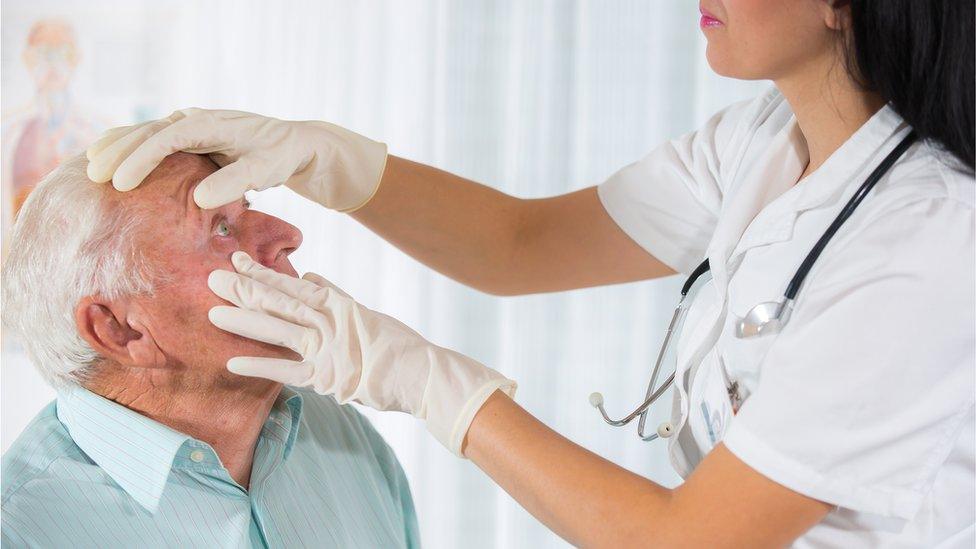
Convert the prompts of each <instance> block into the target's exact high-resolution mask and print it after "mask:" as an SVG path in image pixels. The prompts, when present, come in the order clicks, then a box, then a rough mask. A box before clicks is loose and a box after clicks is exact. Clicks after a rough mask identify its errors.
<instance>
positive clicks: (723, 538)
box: [462, 392, 831, 548]
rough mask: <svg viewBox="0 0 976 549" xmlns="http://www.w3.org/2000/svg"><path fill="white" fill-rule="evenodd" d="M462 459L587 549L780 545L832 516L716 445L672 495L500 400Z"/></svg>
mask: <svg viewBox="0 0 976 549" xmlns="http://www.w3.org/2000/svg"><path fill="white" fill-rule="evenodd" d="M462 451H463V453H464V455H465V456H467V457H468V458H469V459H470V460H471V461H473V462H474V463H475V464H477V465H478V467H480V468H481V469H482V470H483V471H485V473H487V474H488V476H490V477H491V478H492V479H493V480H494V481H495V482H496V483H498V485H499V486H501V487H502V488H503V489H504V490H505V491H506V492H508V493H509V494H510V495H511V496H512V497H513V498H515V500H516V501H518V502H519V503H520V504H522V506H523V507H525V509H526V510H528V511H529V512H530V513H532V515H533V516H535V517H536V518H538V519H539V520H540V521H541V522H543V523H544V524H545V525H546V526H548V527H549V528H551V529H552V530H553V531H554V532H556V533H557V534H559V535H560V536H562V537H563V538H565V539H566V540H567V541H569V542H570V543H572V544H574V545H577V546H583V547H614V548H617V547H716V548H723V547H729V548H734V547H783V546H785V545H789V544H790V543H791V542H792V541H793V540H795V539H796V538H797V537H798V536H800V535H801V534H803V532H805V531H806V530H808V529H809V528H810V527H811V526H813V525H814V524H816V523H817V522H819V521H820V520H822V519H823V518H824V516H826V514H827V513H828V512H829V511H830V509H831V506H830V505H829V504H826V503H823V502H821V501H817V500H815V499H813V498H810V497H808V496H805V495H802V494H800V493H797V492H794V491H792V490H790V489H789V488H786V487H785V486H782V485H780V484H778V483H776V482H774V481H772V480H770V479H769V478H767V477H765V476H764V475H762V474H760V473H758V472H757V471H755V470H754V469H752V468H751V467H749V466H748V465H747V464H745V463H744V462H742V461H741V460H740V459H739V458H738V457H736V456H735V455H734V454H732V453H731V452H730V451H729V450H728V448H726V447H725V446H724V445H722V444H719V445H718V446H716V447H715V448H714V449H712V451H711V452H709V454H708V455H707V456H706V457H705V459H704V460H702V462H701V463H700V464H699V465H698V467H697V469H695V472H694V474H692V475H691V476H690V477H688V478H687V480H686V481H685V482H684V483H683V484H682V485H681V486H679V487H677V488H674V489H668V488H665V487H663V486H660V485H658V484H655V483H654V482H651V481H650V480H648V479H646V478H644V477H642V476H640V475H636V474H634V473H631V472H630V471H627V470H626V469H624V468H622V467H620V466H618V465H615V464H613V463H611V462H609V461H607V460H605V459H603V458H601V457H599V456H597V455H596V454H593V453H592V452H590V451H588V450H586V449H584V448H582V447H580V446H578V445H576V444H574V443H573V442H572V441H570V440H568V439H566V438H564V437H562V436H561V435H559V434H558V433H556V432H555V431H553V430H552V429H549V428H548V427H546V426H545V425H543V424H542V423H541V422H539V421H538V420H537V419H535V418H534V417H532V415H531V414H529V413H528V412H526V411H525V410H523V409H522V408H521V407H520V406H519V405H518V404H516V403H515V402H514V401H513V400H512V399H511V398H509V397H508V396H507V395H505V394H503V393H501V392H496V393H495V394H493V395H492V396H491V397H490V398H489V399H488V401H487V402H485V404H484V406H482V408H481V410H479V411H478V414H477V415H476V416H475V418H474V421H472V423H471V427H470V429H469V430H468V435H467V438H466V439H465V446H464V447H463V449H462Z"/></svg>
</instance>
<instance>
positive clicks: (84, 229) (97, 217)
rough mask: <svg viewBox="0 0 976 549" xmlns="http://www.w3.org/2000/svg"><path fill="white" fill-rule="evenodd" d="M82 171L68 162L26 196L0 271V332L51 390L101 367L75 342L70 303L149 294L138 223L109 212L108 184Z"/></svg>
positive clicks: (81, 161) (132, 212)
mask: <svg viewBox="0 0 976 549" xmlns="http://www.w3.org/2000/svg"><path fill="white" fill-rule="evenodd" d="M87 167H88V160H87V159H86V158H85V155H84V154H80V155H78V156H74V157H72V158H70V159H68V160H66V161H65V162H63V163H62V164H61V165H60V166H58V167H57V168H55V169H54V170H53V171H52V172H51V173H50V174H48V175H47V177H45V178H44V179H43V180H42V181H41V182H40V183H39V184H38V185H37V187H36V188H35V189H34V190H33V191H32V192H31V193H30V195H29V196H28V198H27V201H26V202H25V203H24V205H23V208H21V210H20V213H19V214H18V215H17V221H16V222H15V223H14V226H13V230H12V231H11V235H10V240H9V243H8V250H9V254H8V256H7V259H6V262H5V263H4V266H3V280H2V287H3V290H2V297H3V314H2V316H3V327H4V329H5V331H8V333H9V332H13V334H14V335H16V336H17V338H18V339H19V340H20V341H21V343H23V345H24V347H25V348H26V350H27V354H28V355H29V356H30V358H31V361H32V362H33V363H34V366H35V367H36V368H37V369H38V371H39V372H40V373H41V375H42V376H43V377H44V379H45V380H46V381H47V382H48V383H50V384H51V385H53V386H54V387H56V388H57V387H63V386H65V385H70V384H75V383H78V382H80V381H82V380H84V378H85V376H86V375H87V374H88V373H90V369H91V367H92V366H93V365H95V364H96V363H97V362H98V361H99V360H100V359H101V357H100V356H99V355H98V353H96V352H95V351H94V349H92V348H91V346H89V345H88V344H87V343H86V342H85V340H84V339H82V338H81V337H80V336H79V335H78V330H77V327H76V325H75V308H76V306H77V305H78V303H79V302H80V301H81V300H82V299H83V298H84V297H86V296H102V297H104V298H105V299H108V300H112V299H117V298H119V297H121V296H124V295H133V294H138V293H150V292H151V291H152V282H153V278H152V276H151V271H150V269H149V264H148V263H147V262H146V261H145V259H144V258H143V256H142V254H141V253H140V252H139V250H138V249H137V246H136V244H135V241H134V236H135V231H136V229H137V225H138V224H139V222H140V220H141V219H142V218H143V217H142V215H141V214H140V213H139V211H138V210H137V209H134V208H129V207H125V208H121V207H111V204H110V202H109V201H108V200H106V197H107V196H108V193H110V192H113V190H112V186H111V184H96V183H93V182H92V181H91V180H89V179H88V176H87V174H86V172H85V170H86V169H87Z"/></svg>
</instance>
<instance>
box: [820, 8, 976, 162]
mask: <svg viewBox="0 0 976 549" xmlns="http://www.w3.org/2000/svg"><path fill="white" fill-rule="evenodd" d="M843 4H849V5H850V7H851V27H852V28H851V33H850V34H849V35H848V41H847V57H846V61H847V69H848V70H849V71H850V73H851V74H852V75H853V76H854V78H855V80H856V81H857V82H858V83H859V84H860V85H861V86H863V87H864V88H865V89H868V90H871V91H874V92H876V93H878V94H879V95H880V96H881V97H882V98H884V99H885V100H886V101H887V102H888V103H890V104H891V106H892V108H893V109H894V110H895V111H896V112H897V113H898V114H899V115H901V117H902V118H904V119H905V121H906V122H907V123H908V124H909V125H911V126H912V127H913V128H915V131H916V132H918V135H919V138H920V139H924V140H928V141H929V142H930V143H933V144H937V145H938V146H940V148H942V149H944V150H946V151H948V152H950V153H952V154H953V155H954V156H955V157H956V158H958V159H959V161H960V162H962V164H963V165H964V169H966V168H968V171H969V172H970V173H972V172H973V156H974V142H976V128H974V124H976V122H974V118H976V116H974V112H973V111H974V109H976V97H974V95H976V82H974V76H973V72H974V63H976V61H974V60H976V53H974V46H973V42H974V24H976V23H974V9H973V4H974V2H973V0H849V1H846V2H845V1H844V0H840V1H839V2H837V3H835V7H837V6H839V5H843Z"/></svg>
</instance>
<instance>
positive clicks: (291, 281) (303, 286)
mask: <svg viewBox="0 0 976 549" xmlns="http://www.w3.org/2000/svg"><path fill="white" fill-rule="evenodd" d="M230 260H231V262H232V263H233V264H234V268H235V269H237V272H239V273H241V274H242V275H244V276H247V277H249V278H253V279H254V280H257V281H260V282H262V283H263V284H266V285H268V286H271V287H272V288H276V289H278V290H279V291H281V292H282V293H284V294H286V295H288V296H291V297H293V298H295V299H297V300H298V301H301V302H302V303H310V302H312V300H313V298H314V296H315V294H317V293H320V292H321V291H322V287H321V286H319V285H317V284H313V283H312V282H309V281H307V280H303V279H301V278H295V277H293V276H288V275H285V274H281V273H279V272H278V271H275V270H273V269H269V268H267V267H265V266H264V265H261V264H260V263H258V262H257V261H254V260H253V259H251V256H249V255H247V253H246V252H240V251H238V252H234V255H232V256H231V257H230ZM327 290H328V289H327Z"/></svg>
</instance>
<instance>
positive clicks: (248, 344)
mask: <svg viewBox="0 0 976 549" xmlns="http://www.w3.org/2000/svg"><path fill="white" fill-rule="evenodd" d="M216 169H217V166H216V165H215V164H214V163H213V162H212V161H211V160H210V159H209V158H207V157H205V156H199V155H193V154H187V153H176V154H173V155H170V156H168V157H167V158H166V159H165V160H164V161H163V162H162V163H161V164H160V165H159V167H157V168H156V169H155V170H154V171H153V172H152V173H151V174H150V175H149V177H148V178H146V180H145V181H144V182H143V184H142V185H140V186H139V187H138V188H137V189H135V190H133V191H130V192H126V193H112V200H116V201H119V202H124V204H125V206H126V207H129V208H131V207H135V208H141V209H143V215H142V216H141V217H142V219H146V222H145V226H144V227H142V228H141V229H140V230H138V231H137V232H138V234H139V235H140V236H139V237H138V238H139V240H140V241H139V242H138V245H139V248H140V249H141V250H142V252H143V253H144V255H145V257H146V258H147V259H148V261H149V262H150V263H151V264H152V268H153V269H154V271H155V272H156V273H158V274H159V275H160V276H159V278H160V280H158V281H157V283H156V285H155V292H154V294H153V295H152V296H136V297H133V298H129V299H130V300H131V301H132V303H133V304H135V305H137V309H138V310H139V311H140V313H139V314H140V316H141V318H140V322H141V324H142V326H143V329H144V331H147V332H149V335H150V336H151V337H152V338H153V340H154V341H155V343H156V345H157V346H158V347H159V349H160V350H161V351H162V352H163V354H164V355H165V357H166V367H167V368H171V369H176V370H181V372H180V373H182V374H189V377H191V378H200V379H201V380H203V381H202V382H204V383H206V382H208V381H206V380H208V379H212V378H214V377H216V378H217V379H221V380H223V381H226V382H230V383H234V384H238V383H247V382H248V380H249V379H251V378H243V377H240V376H236V375H234V374H231V373H230V372H228V371H227V370H226V369H225V365H226V363H227V360H228V359H230V358H232V357H234V356H268V357H281V358H290V359H295V358H297V355H295V354H294V353H292V352H291V351H288V350H285V349H283V348H280V347H275V346H271V345H267V344H264V343H259V342H256V341H253V340H250V339H245V338H242V337H240V336H237V335H234V334H230V333H227V332H224V331H222V330H220V329H218V328H217V327H215V326H214V325H213V324H211V323H210V321H209V319H208V317H207V313H208V311H209V310H210V309H211V308H212V307H214V306H215V305H226V302H224V301H223V300H222V299H220V298H219V297H217V296H216V295H214V294H213V293H212V292H211V291H210V289H209V288H208V286H207V277H208V276H209V274H210V272H211V271H213V270H214V269H226V270H230V271H233V270H234V267H233V265H231V261H230V256H231V254H233V253H234V252H235V251H237V250H243V251H245V252H247V253H248V254H249V255H250V256H251V257H252V258H254V260H255V261H257V262H259V263H261V264H262V265H264V266H266V267H269V268H271V269H274V270H276V271H278V272H281V273H285V274H288V275H291V276H297V274H296V272H295V268H294V267H292V265H291V262H290V261H289V260H288V255H289V254H290V253H291V252H293V251H295V249H296V248H298V246H299V245H300V244H301V241H302V235H301V232H300V231H299V230H298V229H297V228H295V227H293V226H292V225H289V224H288V223H285V222H284V221H282V220H281V219H278V218H276V217H272V216H270V215H267V214H263V213H260V212H257V211H253V210H250V209H248V204H247V202H246V201H245V200H244V199H241V200H238V201H236V202H232V203H231V204H228V205H226V206H223V207H221V208H218V209H214V210H201V209H200V208H198V207H197V205H196V204H195V203H194V202H193V189H194V188H195V187H196V185H197V184H198V183H200V181H201V180H203V179H204V178H205V177H207V176H208V175H210V174H211V173H213V172H214V171H216Z"/></svg>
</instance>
